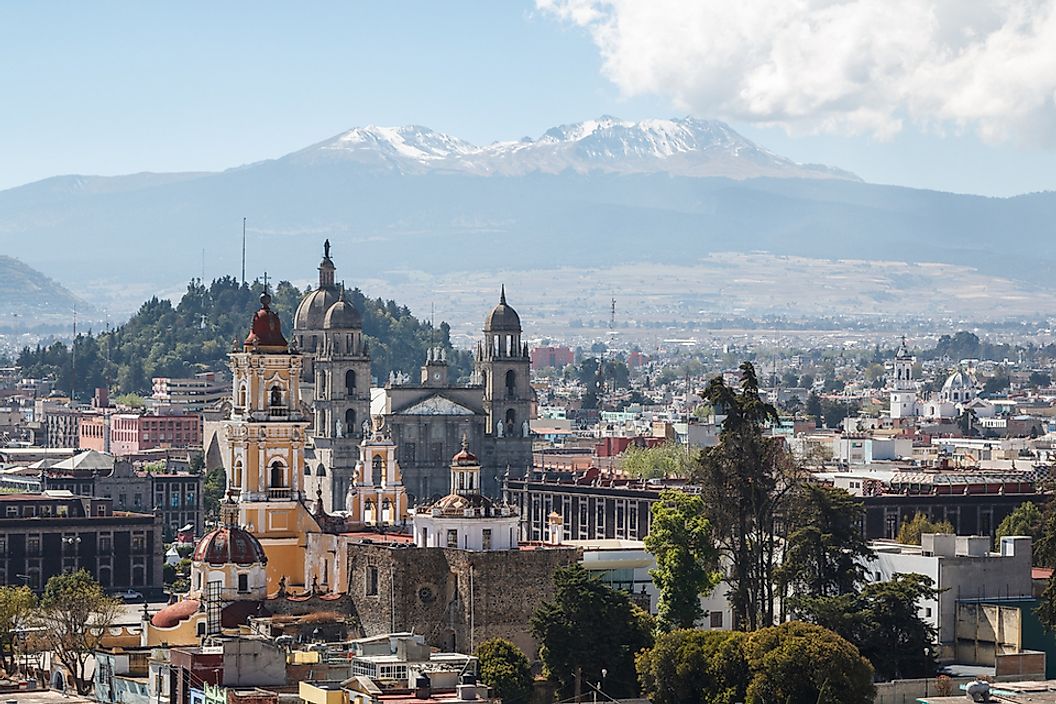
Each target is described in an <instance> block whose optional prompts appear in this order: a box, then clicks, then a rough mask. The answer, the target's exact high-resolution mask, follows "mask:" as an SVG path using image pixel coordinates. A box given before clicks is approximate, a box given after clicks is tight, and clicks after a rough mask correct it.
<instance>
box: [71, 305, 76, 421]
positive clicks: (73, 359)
mask: <svg viewBox="0 0 1056 704" xmlns="http://www.w3.org/2000/svg"><path fill="white" fill-rule="evenodd" d="M70 360H71V365H70V366H71V372H70V403H74V402H75V401H76V394H77V306H76V305H74V306H73V342H71V343H70Z"/></svg>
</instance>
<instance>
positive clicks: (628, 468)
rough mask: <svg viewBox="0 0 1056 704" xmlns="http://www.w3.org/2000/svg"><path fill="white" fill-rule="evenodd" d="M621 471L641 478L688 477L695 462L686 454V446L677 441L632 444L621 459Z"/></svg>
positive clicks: (619, 461)
mask: <svg viewBox="0 0 1056 704" xmlns="http://www.w3.org/2000/svg"><path fill="white" fill-rule="evenodd" d="M618 463H619V468H620V471H622V472H625V473H626V474H630V475H631V476H634V477H639V478H640V479H660V478H668V477H680V478H681V477H687V476H689V475H690V474H692V472H693V467H694V463H693V462H692V461H691V459H690V458H689V457H687V456H686V448H684V447H683V446H682V445H680V444H678V443H677V442H665V443H661V444H659V445H654V446H653V447H639V446H638V445H631V446H630V447H628V448H627V449H626V450H625V451H624V452H623V454H622V455H620V457H619V460H618Z"/></svg>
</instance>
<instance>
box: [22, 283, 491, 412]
mask: <svg viewBox="0 0 1056 704" xmlns="http://www.w3.org/2000/svg"><path fill="white" fill-rule="evenodd" d="M262 291H263V285H262V284H261V283H260V282H259V281H254V282H253V283H252V284H247V285H243V284H241V283H239V282H238V281H237V280H235V279H234V278H233V277H230V276H227V277H223V278H220V279H215V280H214V281H213V282H212V283H211V284H209V285H208V286H206V285H205V284H204V283H203V282H201V281H200V280H193V281H191V282H190V283H189V284H188V285H187V290H186V291H185V292H184V294H183V296H182V298H181V299H180V301H179V302H178V303H177V304H175V305H173V303H172V302H171V301H169V300H167V299H159V298H158V297H156V296H155V297H153V298H151V299H150V300H148V301H146V302H145V303H143V305H142V306H140V308H139V310H138V311H137V312H136V313H135V315H133V316H132V317H131V318H130V319H129V320H128V322H126V323H125V324H124V325H122V326H120V327H118V328H116V329H114V330H107V331H103V332H100V333H98V334H92V333H91V332H89V333H87V334H79V335H78V336H77V338H76V339H75V340H74V341H73V345H72V349H71V346H70V345H68V344H67V343H64V342H56V343H54V344H51V345H48V346H46V347H44V346H39V345H38V346H37V347H36V348H29V347H25V348H23V349H22V351H21V352H20V353H19V355H18V360H17V363H18V365H19V366H20V367H22V369H23V372H24V373H25V374H27V375H28V376H33V377H41V378H54V379H55V380H56V384H57V386H58V388H60V389H62V390H64V391H69V390H70V388H71V384H72V383H73V382H74V380H75V381H76V389H75V394H76V396H77V397H78V398H81V399H85V398H88V397H90V396H91V394H92V392H93V390H94V389H95V388H97V387H108V388H111V389H113V390H114V391H115V392H119V393H122V394H147V393H149V392H150V388H151V378H152V377H155V376H176V377H179V376H188V375H190V374H193V373H194V372H197V371H201V370H209V369H212V370H216V369H220V368H222V367H223V366H224V365H225V364H226V357H227V354H228V352H229V351H230V350H231V348H232V345H233V344H235V343H237V342H240V341H241V340H243V339H245V337H246V333H247V332H248V329H249V323H250V320H251V318H252V316H253V313H254V311H255V310H256V309H257V308H259V306H260V304H259V300H258V299H259V296H260V294H261V292H262ZM271 294H272V303H271V307H272V309H273V310H275V312H276V313H278V315H279V318H280V319H281V320H282V326H283V330H284V332H285V334H286V338H287V339H290V338H291V336H292V334H293V325H292V320H293V314H294V312H295V311H296V309H297V305H298V304H299V302H300V299H301V297H302V295H303V294H304V292H303V291H301V290H300V289H298V288H297V287H296V286H294V285H292V284H291V283H289V282H288V281H281V282H279V284H278V285H276V286H275V287H274V288H273V290H271ZM347 297H348V300H349V302H351V303H352V304H354V305H355V306H356V307H357V308H358V309H359V311H360V313H361V314H362V316H363V332H364V335H365V337H366V339H367V343H368V344H369V346H370V353H371V370H372V373H373V374H374V375H375V376H376V377H378V378H379V379H384V378H386V377H387V376H388V374H389V372H390V371H393V370H401V371H404V372H408V373H409V372H411V371H413V370H414V369H417V368H418V367H419V366H420V365H421V364H422V363H423V361H424V360H425V356H426V350H427V349H428V347H430V346H437V345H440V346H443V347H444V348H445V349H447V350H448V361H449V363H450V364H451V365H452V367H453V370H452V376H453V377H457V376H460V375H465V374H468V373H469V371H470V367H471V364H472V359H471V355H470V354H469V353H468V352H464V351H459V350H452V349H451V340H450V328H449V326H448V325H447V323H441V324H440V325H439V327H438V328H437V329H436V330H433V329H432V326H431V325H430V324H429V323H427V322H423V321H420V320H418V319H417V318H415V317H414V316H413V315H411V312H410V310H408V309H407V308H406V307H405V306H400V305H399V304H397V303H396V302H395V301H391V300H390V301H384V300H382V299H380V298H377V299H370V298H367V297H366V296H364V295H363V293H362V292H360V291H359V290H358V289H356V290H353V291H351V292H349V293H348V294H347ZM75 363H76V369H75V366H74V365H75Z"/></svg>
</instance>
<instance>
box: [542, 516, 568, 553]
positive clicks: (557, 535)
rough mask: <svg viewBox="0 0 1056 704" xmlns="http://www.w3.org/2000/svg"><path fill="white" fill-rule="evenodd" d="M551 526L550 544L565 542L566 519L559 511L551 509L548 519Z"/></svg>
mask: <svg viewBox="0 0 1056 704" xmlns="http://www.w3.org/2000/svg"><path fill="white" fill-rule="evenodd" d="M546 522H547V524H548V525H549V527H550V544H551V545H562V544H564V542H565V519H563V518H561V514H560V513H558V512H557V511H551V512H550V515H549V516H547V519H546Z"/></svg>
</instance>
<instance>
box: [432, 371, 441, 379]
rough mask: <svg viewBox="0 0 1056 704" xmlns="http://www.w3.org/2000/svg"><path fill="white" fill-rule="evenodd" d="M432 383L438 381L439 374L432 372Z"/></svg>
mask: <svg viewBox="0 0 1056 704" xmlns="http://www.w3.org/2000/svg"><path fill="white" fill-rule="evenodd" d="M433 381H440V372H433Z"/></svg>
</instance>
